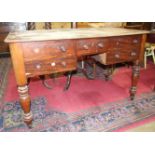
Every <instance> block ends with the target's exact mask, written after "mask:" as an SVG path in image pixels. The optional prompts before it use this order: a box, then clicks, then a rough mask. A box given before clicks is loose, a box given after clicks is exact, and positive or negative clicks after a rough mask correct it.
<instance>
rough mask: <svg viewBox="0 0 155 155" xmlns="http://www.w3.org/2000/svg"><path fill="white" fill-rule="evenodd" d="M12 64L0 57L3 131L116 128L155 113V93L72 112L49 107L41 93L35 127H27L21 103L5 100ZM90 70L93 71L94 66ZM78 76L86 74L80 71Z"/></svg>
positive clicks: (35, 108)
mask: <svg viewBox="0 0 155 155" xmlns="http://www.w3.org/2000/svg"><path fill="white" fill-rule="evenodd" d="M10 66H11V63H10V59H8V58H5V59H1V60H0V131H2V132H6V131H9V132H19V131H27V132H28V131H35V132H40V131H42V132H45V131H53V132H58V131H62V132H66V131H70V132H74V131H80V132H82V131H83V132H84V131H89V132H91V131H115V130H117V129H120V128H121V127H124V126H126V125H129V124H132V123H136V122H139V121H143V120H144V119H145V118H151V116H155V92H151V93H143V94H141V95H139V96H138V95H137V97H136V99H135V100H134V101H130V100H129V99H128V98H126V99H124V100H121V101H117V102H111V103H107V104H101V105H100V106H95V107H91V108H89V109H88V108H87V109H86V110H80V111H79V112H72V113H69V112H68V113H67V112H66V113H65V112H62V111H58V110H54V108H49V109H48V108H47V105H48V104H50V103H48V101H47V98H46V97H44V96H42V95H41V96H40V97H37V98H35V99H34V100H32V112H33V115H34V120H33V128H32V129H28V128H27V126H26V125H25V124H24V123H23V121H22V120H23V118H22V116H23V113H22V110H21V106H20V104H19V102H18V101H10V100H9V101H3V95H4V94H3V93H4V90H5V88H6V84H7V79H8V78H7V77H8V72H9V69H10ZM88 71H89V72H90V73H91V72H92V70H91V69H90V70H88ZM102 75H103V72H101V70H100V69H99V68H97V77H98V78H103V76H102ZM77 76H83V75H80V73H79V74H77ZM2 103H3V104H2Z"/></svg>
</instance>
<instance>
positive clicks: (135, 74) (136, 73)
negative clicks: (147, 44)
mask: <svg viewBox="0 0 155 155" xmlns="http://www.w3.org/2000/svg"><path fill="white" fill-rule="evenodd" d="M139 74H140V66H139V64H136V65H134V66H133V72H132V86H131V89H130V98H131V100H133V99H134V97H135V94H136V91H137V87H136V86H137V83H138V79H139Z"/></svg>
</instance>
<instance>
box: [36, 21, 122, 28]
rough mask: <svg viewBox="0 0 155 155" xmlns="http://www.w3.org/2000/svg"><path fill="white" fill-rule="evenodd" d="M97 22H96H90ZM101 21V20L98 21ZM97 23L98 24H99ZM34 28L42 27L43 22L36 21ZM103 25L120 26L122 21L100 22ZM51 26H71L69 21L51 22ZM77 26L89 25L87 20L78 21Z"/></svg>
mask: <svg viewBox="0 0 155 155" xmlns="http://www.w3.org/2000/svg"><path fill="white" fill-rule="evenodd" d="M91 23H97V22H91ZM100 23H101V22H100ZM100 23H99V24H100ZM35 24H36V29H44V28H45V27H44V22H36V23H35ZM102 24H103V26H104V27H121V26H123V25H124V23H123V22H102ZM51 27H52V28H71V22H51ZM77 27H79V28H85V27H90V26H89V24H88V22H78V23H77Z"/></svg>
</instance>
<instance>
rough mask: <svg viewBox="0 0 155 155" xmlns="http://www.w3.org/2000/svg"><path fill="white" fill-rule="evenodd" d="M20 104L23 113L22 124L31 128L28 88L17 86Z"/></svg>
mask: <svg viewBox="0 0 155 155" xmlns="http://www.w3.org/2000/svg"><path fill="white" fill-rule="evenodd" d="M18 92H19V98H20V104H21V107H22V109H23V111H24V122H25V123H26V124H27V125H28V127H31V125H32V113H31V101H30V96H29V93H28V86H27V85H25V86H19V87H18Z"/></svg>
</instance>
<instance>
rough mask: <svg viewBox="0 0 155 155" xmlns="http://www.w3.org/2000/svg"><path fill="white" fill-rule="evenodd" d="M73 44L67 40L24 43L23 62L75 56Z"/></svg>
mask: <svg viewBox="0 0 155 155" xmlns="http://www.w3.org/2000/svg"><path fill="white" fill-rule="evenodd" d="M73 47H74V44H73V42H71V41H69V40H65V41H63V40H61V41H45V42H30V43H29V42H26V43H23V44H22V49H23V55H24V59H25V61H29V60H42V59H47V58H54V57H60V56H61V57H67V56H71V55H75V52H74V49H73Z"/></svg>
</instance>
